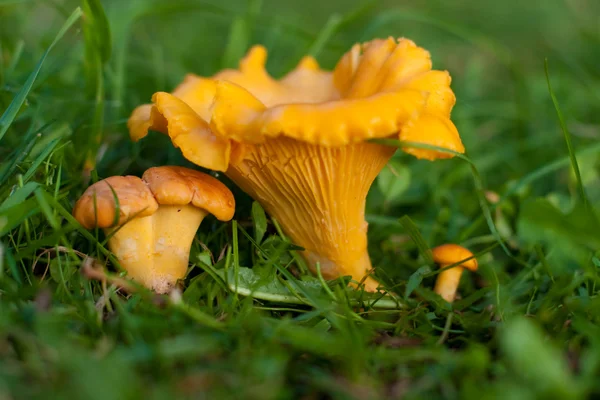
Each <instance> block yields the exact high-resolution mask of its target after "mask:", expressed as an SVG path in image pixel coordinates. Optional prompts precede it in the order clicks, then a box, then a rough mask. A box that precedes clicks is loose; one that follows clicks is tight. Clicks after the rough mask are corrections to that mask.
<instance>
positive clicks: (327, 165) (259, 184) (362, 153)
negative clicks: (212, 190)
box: [226, 137, 396, 291]
mask: <svg viewBox="0 0 600 400" xmlns="http://www.w3.org/2000/svg"><path fill="white" fill-rule="evenodd" d="M244 150H245V153H244V156H243V158H242V160H241V161H239V162H235V163H232V164H230V167H229V169H228V170H227V172H226V174H227V176H229V177H230V178H231V179H232V180H233V181H234V182H235V183H236V184H237V185H238V186H239V187H240V188H241V189H242V190H244V191H245V192H246V193H248V194H249V195H250V196H252V197H253V198H254V199H255V200H257V201H258V202H259V203H260V204H261V205H262V206H263V207H264V209H265V210H266V211H267V213H269V215H271V216H272V217H274V218H275V219H277V221H278V222H279V223H280V225H281V227H282V229H283V231H284V232H285V233H286V235H288V236H289V237H290V238H291V240H292V241H293V242H294V243H295V244H297V245H299V246H302V247H303V248H304V249H305V250H306V251H305V252H304V258H305V259H306V260H307V262H308V264H309V266H310V267H311V269H312V270H313V271H316V263H317V262H318V263H319V264H320V267H321V272H322V273H323V275H324V277H326V278H329V279H332V278H336V277H339V276H344V275H351V276H352V278H353V279H354V280H356V281H361V280H362V278H363V277H364V276H365V275H366V274H367V273H368V271H369V270H370V269H371V261H370V260H369V255H368V253H367V227H368V224H367V222H366V221H365V203H366V197H367V193H368V191H369V188H370V187H371V184H372V183H373V180H374V179H375V177H376V176H377V174H378V173H379V171H381V169H382V168H383V167H384V166H385V164H386V163H387V161H388V160H389V159H390V157H391V156H392V155H393V154H394V151H395V150H396V149H395V148H391V147H387V146H382V145H377V144H372V143H364V142H362V143H356V144H350V145H346V146H341V147H324V146H318V145H312V144H308V143H305V142H301V141H297V140H294V139H290V138H285V137H280V138H277V139H270V140H267V141H266V142H264V143H262V144H260V145H256V146H252V145H246V146H245V148H244ZM365 286H366V289H367V290H369V291H375V290H376V288H377V283H376V282H375V281H374V280H372V279H371V278H368V279H367V280H366V282H365Z"/></svg>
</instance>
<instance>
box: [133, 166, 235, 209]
mask: <svg viewBox="0 0 600 400" xmlns="http://www.w3.org/2000/svg"><path fill="white" fill-rule="evenodd" d="M142 180H143V181H145V182H146V184H147V185H148V188H149V189H150V191H151V192H152V193H153V194H154V198H155V199H156V201H157V202H158V204H161V205H187V204H192V205H194V206H195V207H198V208H201V209H203V210H205V211H207V212H209V213H211V214H213V215H214V216H215V217H216V218H217V219H219V220H221V221H229V220H230V219H231V218H232V217H233V213H234V212H235V199H234V197H233V194H232V193H231V191H230V190H229V189H228V188H227V186H225V185H224V184H223V183H221V181H219V180H218V179H216V178H213V177H212V176H210V175H208V174H205V173H203V172H200V171H196V170H193V169H189V168H184V167H176V166H164V167H154V168H150V169H148V170H146V172H144V175H143V176H142Z"/></svg>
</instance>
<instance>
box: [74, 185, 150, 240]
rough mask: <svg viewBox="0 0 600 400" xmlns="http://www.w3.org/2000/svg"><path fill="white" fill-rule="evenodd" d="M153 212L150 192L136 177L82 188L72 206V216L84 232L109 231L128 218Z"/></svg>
mask: <svg viewBox="0 0 600 400" xmlns="http://www.w3.org/2000/svg"><path fill="white" fill-rule="evenodd" d="M111 188H112V189H111ZM113 191H114V192H113ZM115 194H116V197H117V199H118V209H119V215H118V216H117V215H116V212H117V202H116V201H115ZM157 209H158V203H157V202H156V200H155V198H154V196H153V195H152V192H151V191H150V189H149V188H148V186H146V184H145V183H144V181H142V180H141V179H140V178H138V177H137V176H111V177H110V178H106V179H104V180H101V181H98V182H96V183H94V184H93V185H91V186H90V187H88V188H87V189H86V191H85V192H84V193H83V195H82V196H81V198H80V199H79V200H77V203H75V208H74V209H73V216H74V217H75V219H77V221H79V223H80V224H81V225H83V227H85V228H86V229H92V228H94V227H98V228H110V227H112V226H118V225H122V224H124V223H125V222H127V221H128V220H129V219H130V218H134V217H145V216H148V215H152V214H153V213H154V212H155V211H156V210H157Z"/></svg>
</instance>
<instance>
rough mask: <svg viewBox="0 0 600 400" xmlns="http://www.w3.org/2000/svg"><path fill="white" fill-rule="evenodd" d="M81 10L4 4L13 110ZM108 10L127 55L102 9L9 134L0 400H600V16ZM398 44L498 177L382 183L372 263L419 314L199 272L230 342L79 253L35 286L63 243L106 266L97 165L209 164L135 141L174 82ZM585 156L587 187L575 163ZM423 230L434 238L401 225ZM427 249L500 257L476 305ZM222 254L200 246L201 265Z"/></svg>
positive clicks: (497, 7) (373, 201)
mask: <svg viewBox="0 0 600 400" xmlns="http://www.w3.org/2000/svg"><path fill="white" fill-rule="evenodd" d="M82 4H83V5H86V4H95V2H89V3H88V2H79V1H60V0H44V1H40V0H38V1H27V0H0V111H2V112H3V111H4V110H5V109H7V107H8V106H9V104H10V103H11V101H12V100H13V98H14V97H15V95H16V94H17V93H18V92H19V90H20V89H21V87H22V86H23V84H24V83H25V81H26V80H27V78H28V77H29V76H30V74H31V73H32V71H34V69H35V67H36V64H37V63H38V61H39V59H40V57H41V56H42V54H43V52H44V51H45V50H46V49H47V48H48V46H49V45H50V44H51V42H52V40H53V39H54V37H55V35H56V33H57V32H58V31H59V29H60V27H61V26H62V25H63V23H64V22H65V20H66V19H67V18H68V16H69V15H70V14H71V12H72V11H73V10H74V9H75V8H76V7H78V6H81V5H82ZM102 5H103V6H104V10H105V12H106V15H107V20H108V26H109V29H110V36H106V37H110V40H108V41H107V40H104V42H102V41H100V42H98V41H97V37H102V32H103V28H104V27H106V25H104V24H103V23H102V21H101V18H99V17H98V16H99V15H101V13H100V14H98V13H94V12H92V13H90V12H86V15H84V17H83V18H82V19H81V20H80V21H79V22H77V23H76V24H75V25H74V27H72V28H71V29H69V30H68V31H67V33H66V34H65V36H64V37H63V38H62V39H61V40H60V41H59V42H58V43H57V45H56V46H55V47H54V48H53V49H52V50H51V52H50V53H49V55H48V57H47V59H46V60H45V62H44V64H43V66H42V68H41V72H40V74H39V76H38V77H37V79H36V80H35V82H34V84H33V87H32V90H31V91H30V92H29V95H28V97H27V100H26V102H25V104H24V105H23V106H22V107H21V108H20V110H19V113H18V114H17V116H16V119H15V120H14V122H12V123H9V124H8V125H3V124H4V122H5V121H6V120H0V127H4V126H6V127H7V132H6V135H5V136H4V137H2V138H1V139H0V241H1V244H2V246H1V247H0V250H1V252H0V399H4V398H6V399H11V398H53V397H56V398H67V397H71V398H83V397H85V398H88V399H90V398H91V399H96V398H98V399H107V398H166V397H170V398H172V397H177V398H183V397H186V396H188V397H191V398H261V399H265V398H268V399H271V398H272V399H275V398H305V399H320V398H339V399H354V398H356V399H362V398H374V399H376V398H424V397H427V398H477V399H480V398H515V399H517V398H519V399H522V398H523V399H525V398H531V399H533V398H557V399H558V398H584V397H587V396H593V395H598V394H600V383H599V382H600V380H598V379H597V377H598V375H599V373H600V342H599V341H598V338H599V337H600V335H599V333H600V332H599V330H598V326H597V324H598V323H600V313H599V311H598V310H600V307H599V306H600V304H598V297H597V284H599V283H600V279H599V276H598V272H597V270H598V268H600V258H599V257H598V251H599V249H600V229H599V228H600V225H599V224H598V219H597V216H596V213H597V210H598V207H599V206H600V160H599V156H598V154H599V152H600V145H599V143H600V141H599V138H600V113H599V112H598V104H600V69H599V68H598V65H599V63H600V1H596V0H548V1H544V2H541V1H529V2H528V1H518V0H507V1H504V2H496V1H488V0H485V1H474V0H454V1H443V0H427V1H386V0H381V1H354V0H352V1H350V0H319V1H316V0H310V1H299V0H298V1H291V0H290V1H276V0H263V1H260V0H249V1H241V0H240V1H231V0H221V1H201V0H185V1H184V0H173V1H157V0H144V1H142V0H128V1H117V0H113V1H103V2H102ZM88 11H89V10H88ZM94 35H97V36H94ZM387 36H394V37H402V36H403V37H408V38H410V39H412V40H414V41H415V42H416V43H417V44H418V45H420V46H422V47H424V48H426V49H428V50H429V51H430V52H431V54H432V58H433V62H434V67H435V68H436V69H445V70H448V71H450V73H451V75H452V78H453V83H452V88H453V90H454V91H455V93H456V96H457V104H456V106H455V108H454V111H453V114H452V118H453V120H454V122H455V123H456V125H457V127H458V129H459V132H460V134H461V137H462V138H463V141H464V143H465V146H466V148H467V156H468V157H469V159H470V160H471V161H472V163H473V165H474V166H475V168H474V169H473V168H472V167H471V165H470V164H469V163H468V162H465V161H464V160H460V159H453V160H449V161H440V162H435V163H429V162H425V161H417V160H415V159H412V158H411V157H409V156H407V155H404V154H403V153H401V152H398V153H397V155H396V156H395V157H394V159H393V160H392V162H391V164H390V166H391V168H389V169H385V170H384V171H383V172H382V174H381V175H380V177H379V178H378V180H377V182H376V183H375V184H374V185H373V188H372V191H371V193H370V195H369V199H368V200H369V201H368V205H367V218H368V221H369V222H370V227H369V240H370V253H371V255H372V259H373V262H374V264H375V265H377V266H378V272H377V273H378V275H379V277H380V279H381V280H382V282H384V283H386V284H387V285H389V286H390V287H393V288H395V290H396V291H397V292H398V293H399V294H400V295H401V296H402V295H404V296H406V300H407V301H408V300H409V299H410V300H411V301H412V302H410V303H409V304H410V307H409V308H408V309H404V310H401V311H395V312H390V313H389V314H385V313H378V312H374V311H372V310H367V311H365V312H364V313H357V314H353V313H352V312H351V311H349V310H347V309H346V308H343V307H341V306H339V308H338V306H335V307H334V306H331V309H330V308H327V307H326V308H324V309H323V308H319V307H317V308H315V309H314V310H312V309H301V310H297V309H295V310H290V309H288V308H286V306H285V305H277V304H275V305H272V304H271V305H270V304H267V305H264V304H254V307H253V306H252V302H251V300H239V299H237V297H234V296H233V295H231V294H230V293H228V292H227V291H226V290H224V289H222V288H220V287H219V286H218V285H216V284H215V283H214V282H213V280H212V278H211V277H210V276H208V275H207V274H205V273H198V272H197V271H194V274H193V276H192V280H191V281H190V282H188V283H189V286H188V289H187V290H186V292H185V293H184V297H185V299H186V301H188V302H189V303H190V304H191V305H192V306H193V307H196V308H195V309H198V310H202V311H204V312H206V313H207V314H210V315H212V316H214V317H215V318H217V319H219V320H225V321H227V328H226V329H225V330H224V331H216V330H211V329H210V328H206V327H203V326H202V324H201V323H199V322H198V321H197V320H195V319H194V317H193V316H190V315H191V314H189V313H188V314H186V313H185V312H182V311H181V310H180V309H175V308H173V307H171V306H165V305H164V304H154V303H152V302H150V301H146V300H147V298H146V297H144V296H142V295H135V296H133V297H132V298H131V299H126V298H125V297H122V296H120V295H117V294H116V293H115V292H114V288H113V290H112V291H110V290H109V292H110V293H111V294H110V301H108V304H109V305H108V306H107V307H108V308H109V309H104V308H102V307H100V308H98V307H97V305H98V302H99V301H100V299H102V295H103V294H104V293H106V289H105V288H103V287H102V286H101V285H99V284H93V285H91V284H90V283H89V282H84V280H83V279H82V278H80V277H79V274H77V273H75V272H76V271H77V269H78V268H79V264H78V263H76V262H74V261H73V260H69V259H68V257H64V258H63V257H62V256H57V255H56V254H54V255H53V257H49V256H48V257H46V256H44V257H43V258H42V259H41V261H40V263H41V264H40V265H43V267H42V266H40V267H38V269H37V270H36V271H35V272H33V271H32V264H33V263H34V261H35V260H36V259H39V257H40V255H41V254H46V253H42V252H43V250H44V249H48V248H50V249H53V248H54V249H55V250H56V249H57V248H56V246H58V245H59V244H60V245H61V246H64V247H66V248H67V249H68V250H69V251H70V250H71V249H76V250H80V251H82V252H85V253H86V254H90V255H93V256H96V255H97V254H98V252H97V243H94V242H90V241H88V240H87V239H85V238H83V237H82V236H81V235H80V234H78V233H77V230H76V228H75V227H73V226H71V225H70V224H68V223H66V222H65V218H64V215H63V214H61V207H63V210H68V211H70V210H71V208H72V205H73V203H74V201H75V200H76V199H77V197H78V196H79V195H80V194H81V192H82V191H83V190H84V189H85V187H86V185H87V179H86V174H85V172H84V169H85V166H86V159H87V160H88V162H89V160H90V158H91V159H92V160H93V159H96V160H97V165H96V169H95V170H94V171H92V176H96V175H97V176H98V177H99V178H104V177H107V176H111V175H116V174H138V175H139V174H140V173H141V172H142V171H144V170H145V169H146V168H148V167H150V166H154V165H164V164H181V165H188V166H189V165H190V164H188V163H187V162H186V161H185V160H184V159H183V158H182V157H181V155H180V153H179V151H178V150H176V149H174V148H172V146H171V144H170V142H169V141H168V139H166V138H165V137H163V136H161V135H158V134H151V135H150V137H149V138H146V139H145V140H143V141H142V142H140V143H138V144H132V143H131V142H130V141H129V139H128V136H127V128H126V119H127V117H128V116H129V114H130V112H131V110H132V109H133V108H134V107H135V106H137V105H139V104H141V103H146V102H148V101H149V100H150V97H151V95H152V93H154V92H156V91H161V90H162V91H170V90H172V89H173V88H174V87H175V86H176V85H177V84H178V83H179V82H180V81H181V80H182V79H183V77H184V75H185V74H186V73H188V72H194V73H197V74H200V75H212V74H214V73H215V72H217V71H218V70H220V69H222V68H224V67H233V66H235V65H236V64H237V61H238V60H239V58H240V57H242V55H243V54H244V53H245V52H246V50H247V49H248V48H249V47H250V46H251V45H252V44H255V43H261V44H264V45H265V46H266V47H267V48H268V49H269V59H268V64H267V67H268V69H269V71H270V72H271V73H272V74H274V75H275V76H281V75H283V74H284V73H286V72H287V71H289V70H290V69H291V68H292V67H293V66H294V65H295V64H296V63H297V62H298V60H299V59H300V58H301V57H302V56H303V55H305V54H312V55H314V56H316V58H317V59H318V61H319V62H320V63H321V65H322V66H323V67H324V68H333V66H334V65H335V62H336V61H337V59H338V58H339V57H340V56H341V55H342V54H343V53H344V52H345V51H347V50H348V49H349V48H350V47H351V45H352V44H353V43H355V42H361V41H367V40H369V39H372V38H376V37H387ZM106 37H105V38H106ZM545 60H547V62H548V67H549V78H550V81H551V83H552V89H553V93H554V95H555V97H556V99H557V103H558V105H559V106H560V110H561V112H562V116H563V121H564V123H565V128H566V131H565V130H563V129H561V124H560V122H559V118H558V116H557V111H556V109H555V107H554V105H553V103H552V99H551V95H550V92H549V88H548V83H547V76H546V74H545V69H544V62H545ZM3 118H4V117H3ZM9 125H10V126H9ZM565 132H566V133H565ZM38 133H41V135H39V136H38V135H37V134H38ZM566 138H568V139H570V140H571V141H572V145H573V149H572V150H573V151H572V152H571V153H569V149H568V146H567V142H566V140H565V139H566ZM575 152H576V153H577V154H578V156H577V158H576V159H577V164H578V167H579V170H580V177H578V176H577V174H575V173H574V169H573V168H572V164H573V159H570V158H569V155H572V156H573V155H574V154H575ZM88 172H89V171H88ZM220 178H222V179H225V178H224V177H220ZM28 183H35V184H37V185H39V188H40V190H44V192H45V193H49V194H50V197H52V198H54V200H55V203H52V202H51V203H50V204H48V203H47V202H46V203H44V202H43V201H42V200H40V198H42V199H44V198H45V197H44V196H43V195H39V194H37V192H36V193H35V196H34V195H33V194H32V192H29V195H30V196H29V197H27V196H25V198H28V200H27V201H23V202H22V204H21V205H20V206H19V207H17V206H16V205H15V204H12V203H11V204H9V203H6V202H8V201H9V200H10V199H11V196H14V195H15V193H16V191H17V189H18V188H23V187H27V184H28ZM36 187H37V186H36ZM232 188H233V187H232ZM480 189H481V190H480ZM21 193H23V192H21ZM235 193H236V199H237V200H238V205H239V207H238V210H237V212H236V219H237V220H238V221H239V222H240V226H250V227H251V226H252V225H251V224H252V222H251V218H250V206H251V200H250V199H249V198H248V197H247V196H245V195H244V194H242V193H241V192H239V191H237V190H236V191H235ZM36 196H37V197H36ZM12 198H13V199H14V198H15V197H12ZM23 200H24V199H23ZM499 200H500V201H499ZM13 202H17V201H16V200H13ZM6 204H9V205H10V207H8V206H7V205H6ZM44 205H45V206H46V208H44ZM11 207H12V208H11ZM488 213H489V214H488ZM486 214H488V216H489V219H490V221H493V222H494V225H493V226H494V227H495V228H496V230H497V232H493V231H491V230H490V225H489V223H488V222H489V221H488V222H486ZM405 215H407V216H409V218H410V221H412V222H414V225H415V226H416V227H417V228H418V229H417V232H415V230H414V229H411V228H410V226H411V225H410V224H407V223H406V219H404V220H403V221H404V223H399V222H398V221H399V219H400V218H401V217H403V216H405ZM244 224H246V225H244ZM219 226H220V225H218V224H217V223H216V222H215V221H213V222H212V223H211V224H207V225H203V228H202V229H201V232H200V233H199V238H200V239H201V240H202V241H203V243H205V244H206V245H207V246H208V248H209V249H210V250H211V251H212V252H213V253H214V254H219V251H220V250H221V249H222V248H223V247H224V246H225V245H226V244H227V243H230V242H231V235H230V233H229V226H227V228H226V229H224V228H222V227H221V228H219ZM249 229H251V228H249ZM270 233H273V231H272V230H270ZM63 235H64V236H63ZM419 237H422V238H423V239H424V242H425V243H426V244H427V245H428V246H430V247H433V246H436V245H439V244H442V243H446V242H457V243H462V244H464V245H467V246H468V247H469V248H471V249H472V250H473V251H474V252H477V253H478V254H479V255H480V257H479V262H480V265H481V270H480V272H479V273H478V275H477V276H472V277H465V278H464V279H463V284H462V286H461V292H462V293H463V297H464V298H463V299H462V300H459V301H458V302H457V303H455V304H454V305H453V308H451V307H450V306H449V305H447V304H443V303H442V302H441V301H440V300H439V298H436V297H435V296H434V295H433V294H432V292H431V291H430V290H428V289H427V288H430V287H432V284H433V281H434V276H432V270H433V269H434V267H433V266H430V265H427V262H426V260H425V259H424V257H423V255H422V249H421V248H419V246H418V245H417V244H415V241H414V239H415V238H419ZM64 238H66V241H67V242H68V245H67V243H65V242H64ZM499 238H502V240H503V241H504V243H505V244H506V246H507V249H506V251H503V249H502V248H501V247H500V245H499ZM56 252H57V253H58V250H56ZM254 252H255V249H254V247H253V246H252V244H251V243H250V242H249V241H248V240H246V239H245V238H243V237H242V238H241V239H240V250H239V257H240V264H241V265H244V266H248V267H250V266H255V267H256V266H257V265H258V266H259V267H260V266H261V265H260V263H258V262H257V261H256V259H255V254H254ZM199 254H200V255H201V254H203V253H202V249H200V248H199V247H198V246H196V247H195V249H194V250H193V254H192V255H193V257H192V259H194V257H198V256H199ZM278 256H279V255H278ZM51 258H52V259H51ZM80 261H81V260H80ZM278 261H279V260H278ZM281 262H282V263H283V259H282V260H281ZM61 263H64V264H61ZM253 263H257V264H253ZM44 268H47V269H48V276H46V273H44V275H42V273H41V272H40V271H41V270H43V269H44ZM257 270H258V268H257ZM409 289H410V290H409ZM102 301H104V300H102ZM259 305H260V307H259ZM359 314H360V317H361V318H364V320H361V322H360V323H356V321H355V320H356V318H355V319H354V320H353V319H352V318H354V316H357V315H359ZM340 315H342V316H348V315H351V316H352V318H349V320H351V321H354V322H352V323H351V322H349V320H347V319H344V318H341V317H340ZM524 316H526V317H527V318H523V317H524ZM381 321H383V322H385V323H388V324H391V326H390V325H385V324H384V325H382V324H380V322H381ZM382 326H383V327H382ZM440 335H442V336H441V338H440ZM442 343H443V345H440V344H442Z"/></svg>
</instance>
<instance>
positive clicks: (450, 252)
mask: <svg viewBox="0 0 600 400" xmlns="http://www.w3.org/2000/svg"><path fill="white" fill-rule="evenodd" d="M433 261H434V262H436V263H438V264H439V265H440V268H446V267H448V266H450V265H454V264H457V263H460V264H458V265H457V266H455V267H452V268H449V269H446V270H444V271H442V272H440V274H439V275H438V278H437V280H436V282H435V289H434V291H435V292H436V293H437V294H439V295H440V296H442V298H443V299H444V300H446V301H447V302H449V303H452V302H453V301H454V298H455V297H456V291H457V289H458V285H459V284H460V277H461V275H462V273H463V270H464V269H465V268H467V269H468V270H471V271H473V272H475V271H477V267H478V265H477V260H476V259H475V258H473V253H471V252H470V251H469V250H467V249H465V248H464V247H462V246H459V245H457V244H444V245H441V246H438V247H436V248H435V249H433Z"/></svg>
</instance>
